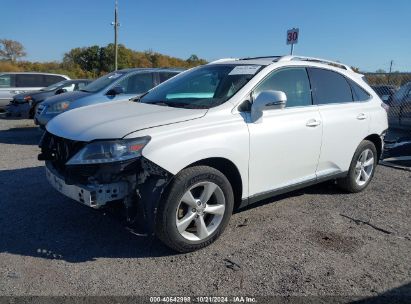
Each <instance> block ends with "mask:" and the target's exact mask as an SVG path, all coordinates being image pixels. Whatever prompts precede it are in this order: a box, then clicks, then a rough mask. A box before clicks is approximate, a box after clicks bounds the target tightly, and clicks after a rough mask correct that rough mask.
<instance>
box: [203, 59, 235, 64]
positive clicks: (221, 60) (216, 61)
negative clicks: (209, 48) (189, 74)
mask: <svg viewBox="0 0 411 304" xmlns="http://www.w3.org/2000/svg"><path fill="white" fill-rule="evenodd" d="M233 60H238V58H221V59H218V60H214V61H211V62H209V63H208V64H210V63H218V62H224V61H233Z"/></svg>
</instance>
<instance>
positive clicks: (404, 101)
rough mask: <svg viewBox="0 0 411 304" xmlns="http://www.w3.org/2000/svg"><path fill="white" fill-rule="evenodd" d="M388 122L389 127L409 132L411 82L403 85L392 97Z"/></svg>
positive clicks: (410, 123) (410, 127)
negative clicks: (404, 129)
mask: <svg viewBox="0 0 411 304" xmlns="http://www.w3.org/2000/svg"><path fill="white" fill-rule="evenodd" d="M388 122H389V124H390V127H393V128H406V129H410V130H411V82H408V83H406V84H404V85H403V86H402V87H400V88H399V89H398V91H397V92H396V93H395V94H394V95H393V96H392V101H391V102H390V109H389V112H388Z"/></svg>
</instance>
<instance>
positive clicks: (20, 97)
mask: <svg viewBox="0 0 411 304" xmlns="http://www.w3.org/2000/svg"><path fill="white" fill-rule="evenodd" d="M92 81H93V80H91V79H74V80H63V81H60V82H57V83H55V84H52V85H50V86H48V87H45V88H43V89H40V90H39V91H31V92H26V93H20V94H17V95H14V97H13V100H12V101H11V102H10V104H9V105H8V107H7V112H8V114H9V115H11V116H15V117H23V118H34V113H35V108H36V106H37V105H38V104H39V103H41V102H43V101H44V100H45V99H46V98H48V97H51V96H54V95H59V94H62V93H66V92H73V91H78V90H81V89H84V87H85V86H87V85H88V84H89V83H90V82H92Z"/></svg>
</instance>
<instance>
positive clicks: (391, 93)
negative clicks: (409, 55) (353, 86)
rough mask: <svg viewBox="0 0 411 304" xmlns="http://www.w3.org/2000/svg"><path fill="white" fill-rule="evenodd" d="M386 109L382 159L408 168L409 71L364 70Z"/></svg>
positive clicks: (410, 157)
mask: <svg viewBox="0 0 411 304" xmlns="http://www.w3.org/2000/svg"><path fill="white" fill-rule="evenodd" d="M365 78H366V79H367V81H368V83H369V84H370V86H371V87H372V88H373V89H374V91H375V92H376V93H377V94H378V95H379V96H380V97H381V99H382V100H383V102H384V103H385V104H386V105H387V106H389V108H388V124H389V129H388V134H387V136H386V140H385V141H386V142H385V148H386V151H385V152H384V159H385V162H389V163H390V164H394V165H398V166H401V167H408V168H411V73H366V74H365Z"/></svg>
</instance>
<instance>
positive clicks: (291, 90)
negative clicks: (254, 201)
mask: <svg viewBox="0 0 411 304" xmlns="http://www.w3.org/2000/svg"><path fill="white" fill-rule="evenodd" d="M265 90H276V91H283V92H284V93H285V94H286V96H287V105H286V108H285V109H271V110H270V109H267V110H265V111H264V114H263V118H262V121H261V122H259V123H255V122H252V121H251V122H250V123H248V127H249V132H250V162H249V191H250V196H251V197H252V196H257V197H258V196H260V195H262V196H264V195H266V196H268V195H269V194H270V193H271V192H272V191H274V190H281V189H286V188H288V186H292V185H297V184H300V183H304V182H306V181H312V180H315V178H316V175H315V172H316V168H317V164H318V158H319V155H320V147H321V137H322V122H321V118H320V113H319V110H318V107H317V106H315V105H312V99H311V89H310V83H309V79H308V75H307V71H306V69H305V68H304V67H289V68H282V69H280V70H276V71H274V72H273V73H271V74H270V75H269V76H268V77H267V78H265V79H264V80H263V81H262V82H261V83H260V84H259V85H258V86H257V88H256V89H255V90H254V93H253V95H254V96H258V93H259V92H261V91H265Z"/></svg>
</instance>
